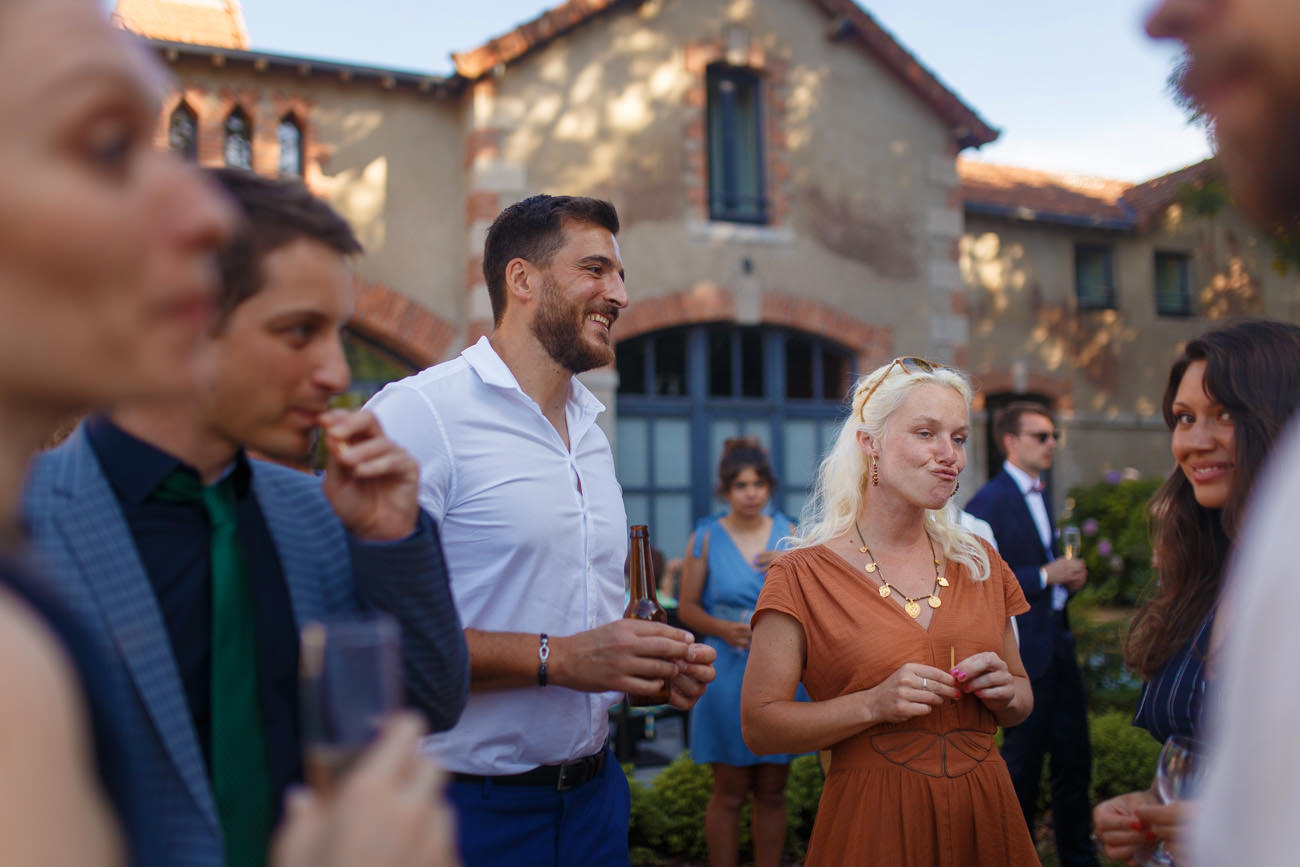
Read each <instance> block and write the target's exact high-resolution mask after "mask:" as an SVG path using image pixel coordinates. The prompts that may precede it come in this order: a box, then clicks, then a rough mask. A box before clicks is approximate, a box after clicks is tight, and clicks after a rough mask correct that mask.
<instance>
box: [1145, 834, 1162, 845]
mask: <svg viewBox="0 0 1300 867" xmlns="http://www.w3.org/2000/svg"><path fill="white" fill-rule="evenodd" d="M1159 839H1160V838H1159V837H1158V836H1156V832H1155V831H1147V842H1148V843H1154V842H1155V841H1157V840H1159Z"/></svg>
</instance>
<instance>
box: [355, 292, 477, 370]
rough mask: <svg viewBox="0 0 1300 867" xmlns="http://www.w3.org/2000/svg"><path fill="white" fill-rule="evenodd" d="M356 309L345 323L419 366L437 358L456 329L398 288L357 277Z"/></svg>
mask: <svg viewBox="0 0 1300 867" xmlns="http://www.w3.org/2000/svg"><path fill="white" fill-rule="evenodd" d="M356 287H357V295H356V297H357V309H356V312H355V313H354V314H353V316H352V321H351V323H349V324H350V325H351V327H352V328H354V329H356V330H357V331H358V332H360V333H361V334H364V335H365V336H366V337H368V338H370V339H371V340H374V341H375V342H376V343H379V344H380V345H381V346H384V347H386V348H388V349H390V350H391V351H392V352H394V353H396V354H397V355H399V356H401V357H403V358H406V359H408V360H410V361H412V362H415V363H416V364H419V365H421V366H426V367H427V366H428V365H430V364H434V363H436V362H438V361H441V360H442V359H443V358H444V357H445V355H446V353H447V349H448V347H450V346H451V342H452V340H453V339H455V337H456V329H454V328H453V327H452V326H451V325H450V323H448V322H447V321H446V320H444V319H442V318H441V317H440V316H438V315H437V314H435V313H433V312H432V311H430V310H428V309H426V308H425V307H423V306H421V305H420V304H419V303H417V302H416V301H413V300H412V299H410V298H408V297H407V296H405V295H403V294H402V293H400V292H397V291H395V290H393V289H390V288H388V287H387V286H384V285H382V284H379V283H370V282H368V281H366V280H362V279H360V278H357V281H356Z"/></svg>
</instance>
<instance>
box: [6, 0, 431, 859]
mask: <svg viewBox="0 0 1300 867" xmlns="http://www.w3.org/2000/svg"><path fill="white" fill-rule="evenodd" d="M99 7H100V4H99V3H97V2H96V0H0V310H3V311H4V313H3V316H0V422H2V424H0V432H2V433H0V863H2V864H15V865H17V864H22V865H65V864H75V865H88V867H99V865H119V864H124V863H127V862H128V861H130V862H131V863H135V864H156V863H165V861H166V859H165V857H164V853H158V852H154V851H152V850H151V848H150V847H151V845H152V841H153V839H154V838H155V837H156V835H154V834H151V833H150V831H149V829H148V823H149V822H150V821H154V820H155V819H154V814H155V813H156V809H153V806H154V805H141V804H139V802H138V799H137V798H136V797H135V795H134V793H133V773H132V768H131V758H130V757H131V747H130V743H131V741H132V739H133V738H138V737H141V736H145V734H144V733H140V732H125V731H122V730H121V728H120V727H119V726H117V725H116V724H115V722H114V720H115V717H116V714H115V706H114V703H115V702H116V701H119V700H120V698H119V697H118V695H117V694H116V693H115V692H114V691H113V689H112V685H111V684H109V683H107V682H105V680H104V679H103V678H102V677H101V676H100V675H99V672H98V666H97V660H96V654H97V653H99V652H100V650H99V649H98V648H95V647H91V646H89V645H88V643H87V642H86V641H85V639H84V638H83V636H82V634H81V631H80V629H79V628H78V626H77V625H76V624H75V623H73V622H71V621H70V620H69V619H68V618H67V617H65V616H64V615H63V614H62V613H61V612H60V611H59V610H57V608H56V606H53V605H51V604H50V603H49V601H48V600H47V599H46V598H45V597H44V594H43V593H42V591H41V587H40V580H39V576H36V575H35V574H34V573H33V571H32V570H31V569H30V568H29V567H28V566H27V565H26V564H24V563H23V562H22V560H21V557H22V548H23V532H22V529H21V525H20V521H19V519H18V515H17V509H18V499H19V492H20V488H21V485H22V480H23V476H24V473H25V466H26V462H27V459H28V458H29V456H30V455H31V453H32V452H34V451H35V450H36V449H38V448H39V447H40V446H41V444H42V443H44V442H45V441H46V439H47V438H48V437H49V435H50V434H51V432H52V431H54V430H55V429H56V428H57V427H58V426H59V424H60V423H61V422H62V421H63V420H64V419H65V418H66V417H67V416H68V415H70V414H75V413H78V412H82V411H84V410H86V409H88V408H90V407H97V406H104V405H109V404H112V403H114V402H117V401H121V400H127V399H140V398H146V397H147V398H159V399H162V398H165V396H167V395H170V394H176V393H178V392H180V391H182V390H185V389H188V388H191V387H192V383H193V380H194V374H195V372H196V371H195V365H196V362H197V359H196V357H195V348H196V346H197V343H198V338H199V337H200V335H201V333H202V331H203V329H204V328H206V327H207V324H208V322H209V314H210V308H211V304H212V293H213V290H214V287H215V273H214V261H213V253H214V252H215V251H216V250H217V249H218V247H219V246H220V245H221V244H222V243H224V242H225V240H226V239H227V236H228V234H229V232H230V229H231V220H232V214H231V212H230V210H229V208H228V207H227V205H226V204H225V202H224V201H223V200H222V199H221V198H220V197H219V196H218V195H217V193H216V192H214V191H213V190H211V189H209V188H208V187H207V186H206V185H205V184H204V183H203V182H202V181H201V180H200V178H199V176H198V175H197V173H196V172H195V171H194V169H193V168H192V167H190V166H187V165H185V164H184V163H182V162H180V161H179V160H178V159H176V158H175V157H173V156H172V155H170V154H168V153H166V152H163V151H158V150H155V149H154V147H153V135H154V130H155V128H156V123H157V115H158V110H159V103H158V98H159V95H160V88H161V86H162V82H163V77H162V73H161V71H160V70H159V69H158V68H157V66H156V64H155V63H154V62H153V61H152V59H151V58H150V57H149V56H148V55H146V54H145V53H144V52H143V51H142V50H141V49H140V48H139V47H138V46H137V45H136V44H135V43H134V41H133V40H132V39H130V38H129V37H127V36H126V35H125V34H123V33H122V32H120V31H117V30H114V29H113V28H112V27H110V26H109V24H108V22H107V21H106V20H105V17H104V15H103V13H102V11H101V10H100V8H99ZM419 732H420V726H419V723H418V722H417V721H415V720H411V719H399V720H396V721H395V722H394V724H393V725H392V726H390V727H389V729H388V731H387V733H386V735H385V736H384V738H382V739H381V742H380V744H379V745H378V746H377V747H376V748H375V749H373V750H372V751H371V752H370V753H369V754H368V755H367V757H366V758H364V759H363V760H362V761H361V762H359V764H358V767H357V769H356V771H355V772H354V773H353V774H351V775H349V776H348V777H347V778H346V779H345V781H344V782H343V783H342V784H341V786H340V788H339V790H338V791H337V792H336V793H335V795H334V796H333V798H332V799H331V800H330V802H329V803H323V802H321V801H318V800H316V799H314V798H313V797H312V796H311V795H308V794H302V795H299V796H297V797H295V798H294V799H292V800H291V802H290V804H289V805H288V810H287V812H286V815H287V819H286V823H285V825H284V827H283V829H282V833H281V834H280V837H279V840H278V845H277V853H276V857H275V859H274V863H275V864H276V865H279V867H291V865H292V867H297V865H304V867H305V865H352V864H358V865H359V864H366V865H372V864H386V865H399V864H434V863H446V861H445V860H443V859H442V856H441V854H440V853H442V852H443V849H442V848H441V845H440V844H441V843H442V842H443V841H445V839H446V837H447V827H446V824H447V823H446V819H445V816H444V815H443V814H442V812H441V811H440V810H439V809H438V808H437V806H436V801H435V799H434V798H433V794H434V792H435V788H434V786H435V782H436V774H435V773H433V772H431V769H430V768H429V767H428V765H427V762H426V760H424V759H423V758H420V757H418V756H417V753H416V751H415V747H416V743H417V740H418V736H419ZM142 806H145V807H147V809H142V808H141V807H142ZM439 835H441V839H438V838H439Z"/></svg>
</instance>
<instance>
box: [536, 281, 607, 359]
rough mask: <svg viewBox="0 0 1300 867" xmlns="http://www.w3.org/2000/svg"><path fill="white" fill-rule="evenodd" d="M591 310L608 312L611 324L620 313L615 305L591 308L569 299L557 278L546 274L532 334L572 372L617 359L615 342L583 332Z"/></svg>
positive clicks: (605, 314) (552, 355) (602, 312)
mask: <svg viewBox="0 0 1300 867" xmlns="http://www.w3.org/2000/svg"><path fill="white" fill-rule="evenodd" d="M589 312H595V313H600V314H602V315H604V316H607V317H608V318H609V320H610V324H611V325H612V324H613V322H614V319H615V318H616V317H617V316H618V310H617V309H615V308H612V307H600V308H597V309H596V310H593V311H589V310H587V308H586V305H584V304H580V303H566V301H565V299H564V297H563V296H562V295H561V294H560V290H559V287H557V286H556V285H555V281H554V280H553V279H552V278H551V277H549V276H548V277H547V278H546V282H545V283H543V284H542V293H541V298H540V303H539V305H538V309H537V315H536V316H535V317H534V318H533V334H534V335H535V336H536V337H537V340H538V342H540V343H541V344H542V348H543V349H545V350H546V353H547V354H548V355H550V356H551V358H553V359H555V363H556V364H558V365H560V366H561V367H563V368H564V369H565V370H567V371H569V372H570V373H582V372H583V371H584V370H591V369H592V368H594V367H604V366H605V365H607V364H612V363H613V362H614V347H613V346H611V345H610V344H608V343H603V344H595V343H593V342H592V341H590V340H588V339H587V338H586V335H585V334H584V333H583V329H584V328H585V327H586V324H587V314H588V313H589Z"/></svg>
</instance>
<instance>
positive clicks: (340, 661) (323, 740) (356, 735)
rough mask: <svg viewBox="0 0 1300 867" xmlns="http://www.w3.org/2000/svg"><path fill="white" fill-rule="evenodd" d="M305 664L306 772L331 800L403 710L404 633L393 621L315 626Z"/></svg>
mask: <svg viewBox="0 0 1300 867" xmlns="http://www.w3.org/2000/svg"><path fill="white" fill-rule="evenodd" d="M299 663H300V664H299V668H300V678H299V696H300V705H301V712H302V722H301V724H302V741H303V772H304V774H305V776H306V778H307V782H308V783H309V784H310V785H311V787H312V788H313V789H316V790H317V791H322V792H324V791H328V790H329V789H330V788H331V787H332V786H333V785H334V783H335V781H336V780H337V779H338V778H339V777H340V776H342V774H343V773H344V771H345V770H346V769H347V767H348V765H350V764H351V763H352V761H353V760H354V759H355V758H356V756H357V755H358V754H359V753H360V752H361V751H362V750H364V749H365V747H366V745H367V744H369V743H370V741H371V740H372V739H373V738H374V737H375V735H376V734H378V732H379V728H380V726H381V725H382V723H383V721H384V719H385V718H386V717H387V716H389V714H391V713H392V712H393V711H395V710H397V709H398V708H399V707H400V706H401V704H402V643H401V627H400V626H398V624H397V621H396V620H395V619H394V618H393V617H391V616H389V615H387V614H367V615H357V616H355V617H348V618H340V619H336V620H328V621H325V622H312V623H308V624H307V625H306V626H304V627H303V629H302V636H301V648H300V653H299Z"/></svg>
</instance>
